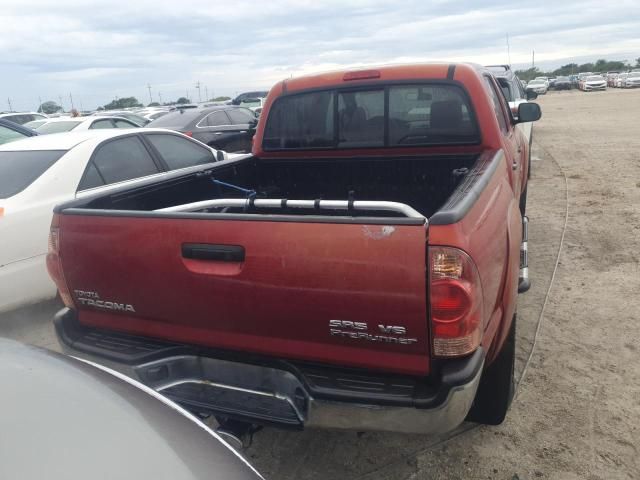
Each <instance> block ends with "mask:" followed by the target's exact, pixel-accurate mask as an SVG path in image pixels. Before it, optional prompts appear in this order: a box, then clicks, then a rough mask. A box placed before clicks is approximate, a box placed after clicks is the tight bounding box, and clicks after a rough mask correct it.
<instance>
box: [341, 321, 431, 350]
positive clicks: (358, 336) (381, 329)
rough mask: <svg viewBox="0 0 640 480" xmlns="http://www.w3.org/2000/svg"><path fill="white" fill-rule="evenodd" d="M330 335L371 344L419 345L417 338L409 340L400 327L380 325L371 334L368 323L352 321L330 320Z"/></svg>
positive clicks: (405, 331) (404, 329)
mask: <svg viewBox="0 0 640 480" xmlns="http://www.w3.org/2000/svg"><path fill="white" fill-rule="evenodd" d="M329 334H330V335H331V336H335V337H344V338H352V339H354V340H365V341H369V342H383V343H397V344H399V345H411V344H412V343H417V342H418V339H417V338H409V337H406V336H404V335H406V334H407V329H406V328H405V327H403V326H400V325H378V331H377V332H374V333H369V326H368V325H367V323H366V322H352V321H350V320H329Z"/></svg>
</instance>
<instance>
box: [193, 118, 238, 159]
mask: <svg viewBox="0 0 640 480" xmlns="http://www.w3.org/2000/svg"><path fill="white" fill-rule="evenodd" d="M233 129H234V127H233V125H231V119H230V118H229V116H228V115H227V114H226V113H225V111H224V110H215V111H213V112H211V113H209V114H208V115H206V116H205V117H203V118H202V119H200V120H199V121H198V122H197V123H196V125H195V127H194V128H193V130H191V132H192V136H193V138H195V139H196V140H199V141H201V142H202V143H204V144H206V145H209V146H210V147H213V148H216V149H220V150H226V148H225V146H226V145H227V143H228V142H229V141H230V140H231V139H232V138H233V134H234V132H233Z"/></svg>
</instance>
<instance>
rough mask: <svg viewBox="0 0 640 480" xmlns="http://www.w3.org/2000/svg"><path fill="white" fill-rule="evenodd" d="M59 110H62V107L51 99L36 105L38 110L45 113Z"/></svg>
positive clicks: (48, 113)
mask: <svg viewBox="0 0 640 480" xmlns="http://www.w3.org/2000/svg"><path fill="white" fill-rule="evenodd" d="M60 110H62V107H61V106H60V105H58V104H57V103H56V102H54V101H53V100H49V101H47V102H43V103H42V105H40V106H39V107H38V111H39V112H42V113H46V114H47V115H51V114H52V113H56V112H59V111H60Z"/></svg>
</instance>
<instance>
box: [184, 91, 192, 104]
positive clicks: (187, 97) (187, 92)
mask: <svg viewBox="0 0 640 480" xmlns="http://www.w3.org/2000/svg"><path fill="white" fill-rule="evenodd" d="M185 92H186V94H187V96H186V97H185V98H186V99H187V100H189V102H191V99H190V98H189V89H188V88H187V89H186V90H185Z"/></svg>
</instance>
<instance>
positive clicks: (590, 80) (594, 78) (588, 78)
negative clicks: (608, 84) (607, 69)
mask: <svg viewBox="0 0 640 480" xmlns="http://www.w3.org/2000/svg"><path fill="white" fill-rule="evenodd" d="M601 80H602V81H604V78H602V77H601V76H600V75H591V76H590V77H587V82H594V81H601Z"/></svg>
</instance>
